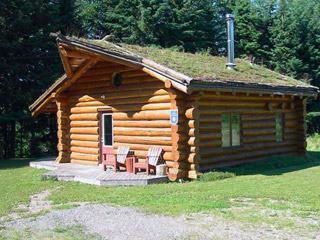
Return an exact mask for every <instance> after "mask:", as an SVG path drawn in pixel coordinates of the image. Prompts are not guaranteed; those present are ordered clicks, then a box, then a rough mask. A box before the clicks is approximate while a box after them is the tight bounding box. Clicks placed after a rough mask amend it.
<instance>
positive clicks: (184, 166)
mask: <svg viewBox="0 0 320 240" xmlns="http://www.w3.org/2000/svg"><path fill="white" fill-rule="evenodd" d="M172 167H173V168H177V169H184V170H189V168H190V163H188V162H173V166H172Z"/></svg>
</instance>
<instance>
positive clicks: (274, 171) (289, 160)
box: [216, 152, 320, 176]
mask: <svg viewBox="0 0 320 240" xmlns="http://www.w3.org/2000/svg"><path fill="white" fill-rule="evenodd" d="M315 166H320V152H308V156H307V157H298V156H281V157H269V158H266V159H264V160H261V161H257V162H253V163H248V164H243V165H239V166H236V167H225V168H217V169H216V171H222V172H231V173H235V174H236V175H238V176H240V175H255V174H263V175H268V176H272V175H281V174H283V173H288V172H294V171H299V170H303V169H306V168H310V167H315Z"/></svg>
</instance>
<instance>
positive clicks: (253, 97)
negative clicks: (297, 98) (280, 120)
mask: <svg viewBox="0 0 320 240" xmlns="http://www.w3.org/2000/svg"><path fill="white" fill-rule="evenodd" d="M205 100H223V101H249V102H250V101H261V102H292V99H291V98H290V97H287V96H286V97H284V98H283V97H281V96H273V97H271V96H270V95H263V96H260V95H259V94H250V96H246V94H243V93H237V94H236V95H232V93H221V94H220V95H215V94H211V93H209V92H204V94H203V96H201V101H205Z"/></svg>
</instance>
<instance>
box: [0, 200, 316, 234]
mask: <svg viewBox="0 0 320 240" xmlns="http://www.w3.org/2000/svg"><path fill="white" fill-rule="evenodd" d="M75 224H77V225H81V226H84V229H86V230H85V231H86V232H88V233H94V234H98V235H100V236H101V237H102V239H116V240H126V239H130V240H135V239H153V240H156V239H161V240H162V239H290V240H291V239H310V238H312V239H320V237H318V236H319V235H318V236H317V235H314V234H312V236H311V235H309V234H310V232H309V233H308V234H307V235H304V236H303V235H301V233H300V234H299V235H298V234H297V233H296V232H295V231H294V230H289V231H288V230H277V229H275V228H274V229H273V228H270V227H268V228H265V227H263V226H259V227H257V226H252V225H244V224H241V223H238V222H235V221H228V220H226V219H224V218H220V217H216V216H213V215H211V214H201V213H197V214H193V215H188V216H181V217H178V218H174V217H167V216H159V215H155V214H146V213H143V212H142V211H139V210H137V209H134V208H127V207H115V206H110V205H108V204H85V205H82V206H80V207H77V208H73V209H68V210H54V211H52V212H50V213H47V214H46V215H44V216H38V217H33V218H25V219H18V220H15V221H11V222H7V223H5V224H4V226H3V229H4V230H2V231H6V229H15V230H18V231H23V230H24V229H32V230H33V231H36V232H39V231H40V232H41V231H48V230H53V229H54V228H55V227H57V226H72V225H75ZM0 235H1V231H0ZM309 237H310V238H309Z"/></svg>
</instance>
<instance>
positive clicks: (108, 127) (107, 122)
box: [103, 113, 113, 146]
mask: <svg viewBox="0 0 320 240" xmlns="http://www.w3.org/2000/svg"><path fill="white" fill-rule="evenodd" d="M103 145H104V146H112V145H113V132H112V115H111V114H108V113H105V114H103Z"/></svg>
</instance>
